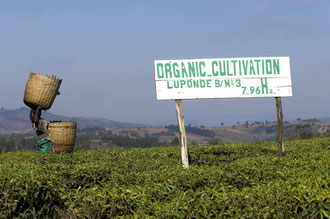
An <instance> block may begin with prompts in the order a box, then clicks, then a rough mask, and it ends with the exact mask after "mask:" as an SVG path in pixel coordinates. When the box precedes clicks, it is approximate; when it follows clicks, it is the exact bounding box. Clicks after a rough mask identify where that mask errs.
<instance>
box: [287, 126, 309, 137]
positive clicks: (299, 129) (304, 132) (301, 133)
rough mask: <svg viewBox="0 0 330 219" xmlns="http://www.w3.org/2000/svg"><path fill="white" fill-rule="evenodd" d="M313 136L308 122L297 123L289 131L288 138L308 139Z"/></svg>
mask: <svg viewBox="0 0 330 219" xmlns="http://www.w3.org/2000/svg"><path fill="white" fill-rule="evenodd" d="M312 137H313V131H312V127H311V125H310V124H304V125H297V126H296V127H295V128H294V129H293V131H292V132H291V134H290V136H289V139H291V140H295V139H309V138H312Z"/></svg>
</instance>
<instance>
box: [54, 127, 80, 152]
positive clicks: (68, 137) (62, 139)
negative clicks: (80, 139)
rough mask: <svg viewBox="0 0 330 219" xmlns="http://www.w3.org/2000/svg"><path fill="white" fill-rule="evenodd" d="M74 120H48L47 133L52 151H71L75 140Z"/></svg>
mask: <svg viewBox="0 0 330 219" xmlns="http://www.w3.org/2000/svg"><path fill="white" fill-rule="evenodd" d="M76 131H77V123H76V122H50V123H49V124H48V133H49V138H50V141H51V142H52V147H53V152H72V151H73V147H74V144H75V141H76Z"/></svg>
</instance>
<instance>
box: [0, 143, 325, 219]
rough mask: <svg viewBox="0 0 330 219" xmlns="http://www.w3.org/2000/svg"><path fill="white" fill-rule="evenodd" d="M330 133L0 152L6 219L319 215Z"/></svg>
mask: <svg viewBox="0 0 330 219" xmlns="http://www.w3.org/2000/svg"><path fill="white" fill-rule="evenodd" d="M329 146H330V139H328V138H323V139H313V140H297V141H289V142H286V143H285V147H286V156H285V157H283V158H281V159H279V158H278V157H277V145H276V143H271V142H256V143H248V144H232V145H230V144H225V145H212V146H191V147H189V152H190V163H191V166H190V168H189V169H183V168H182V166H181V156H180V149H179V147H156V148H112V149H106V150H89V151H84V150H81V151H77V152H74V153H71V154H52V153H47V154H35V153H33V152H8V153H3V154H0V218H4V217H8V218H13V217H20V218H21V217H24V218H31V217H35V218H40V217H41V218H43V217H46V216H48V217H55V218H63V217H65V216H66V217H70V216H71V217H78V218H81V217H82V218H109V217H117V216H125V217H137V218H140V217H156V218H159V217H161V218H164V217H168V218H177V217H179V218H182V217H184V218H200V217H207V218H209V217H219V218H223V217H236V218H321V217H329V215H330V194H329V189H330V188H329V187H330V177H329V173H330V167H329V157H330V150H329Z"/></svg>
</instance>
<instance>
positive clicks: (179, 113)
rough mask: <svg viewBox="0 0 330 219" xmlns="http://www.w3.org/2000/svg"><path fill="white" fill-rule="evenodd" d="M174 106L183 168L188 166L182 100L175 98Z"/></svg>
mask: <svg viewBox="0 0 330 219" xmlns="http://www.w3.org/2000/svg"><path fill="white" fill-rule="evenodd" d="M175 108H176V116H177V117H178V127H179V132H180V144H181V157H182V165H183V167H184V168H188V167H189V160H188V148H187V137H186V129H185V127H184V116H183V109H182V100H177V99H176V100H175Z"/></svg>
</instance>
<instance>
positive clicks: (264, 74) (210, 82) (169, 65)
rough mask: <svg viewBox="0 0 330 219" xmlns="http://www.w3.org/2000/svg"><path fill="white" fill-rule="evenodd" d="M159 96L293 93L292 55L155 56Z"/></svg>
mask: <svg viewBox="0 0 330 219" xmlns="http://www.w3.org/2000/svg"><path fill="white" fill-rule="evenodd" d="M154 67H155V81H156V93H157V100H173V99H198V98H238V97H283V96H292V87H291V86H292V85H291V73H290V59H289V57H258V58H219V59H185V60H155V62H154Z"/></svg>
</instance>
